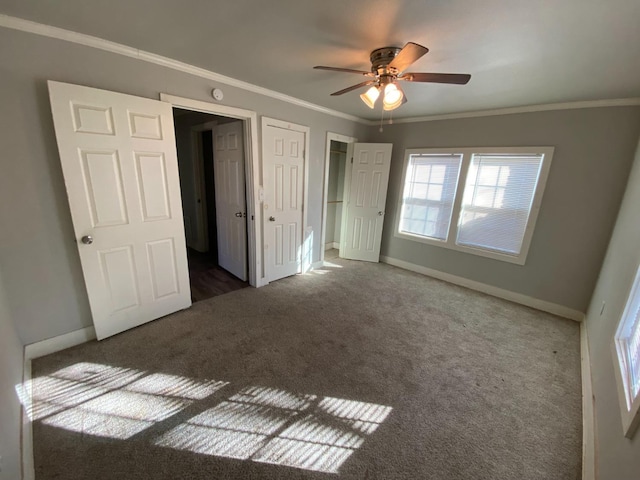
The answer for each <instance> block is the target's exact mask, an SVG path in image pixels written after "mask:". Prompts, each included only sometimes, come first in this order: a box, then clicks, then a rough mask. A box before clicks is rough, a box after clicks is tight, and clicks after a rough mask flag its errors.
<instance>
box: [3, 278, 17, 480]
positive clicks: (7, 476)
mask: <svg viewBox="0 0 640 480" xmlns="http://www.w3.org/2000/svg"><path fill="white" fill-rule="evenodd" d="M6 300H7V299H6V295H5V293H4V288H3V286H2V278H1V277H0V405H1V408H0V455H2V471H0V480H16V479H18V478H20V424H21V418H20V403H19V402H18V397H17V395H16V390H15V386H16V385H18V384H19V383H20V382H21V381H22V343H21V342H20V340H19V339H18V334H17V333H16V330H15V328H14V325H13V320H12V319H11V316H10V313H9V309H8V307H7V301H6Z"/></svg>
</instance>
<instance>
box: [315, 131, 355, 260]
mask: <svg viewBox="0 0 640 480" xmlns="http://www.w3.org/2000/svg"><path fill="white" fill-rule="evenodd" d="M332 140H334V141H336V142H341V143H346V144H352V143H356V142H357V141H358V139H357V138H355V137H349V136H347V135H342V134H340V133H334V132H327V141H326V147H325V155H324V187H323V189H322V233H321V238H320V240H321V245H320V264H321V265H322V264H323V263H324V245H325V242H326V240H327V208H328V207H327V196H328V195H329V166H330V164H331V141H332ZM348 157H349V155H347V160H348ZM349 165H351V163H350V162H346V163H345V166H344V168H345V184H344V189H345V190H346V185H347V184H346V180H347V176H346V170H348V169H349V167H348V166H349ZM343 198H344V193H343ZM343 208H344V207H343ZM341 239H342V237H341Z"/></svg>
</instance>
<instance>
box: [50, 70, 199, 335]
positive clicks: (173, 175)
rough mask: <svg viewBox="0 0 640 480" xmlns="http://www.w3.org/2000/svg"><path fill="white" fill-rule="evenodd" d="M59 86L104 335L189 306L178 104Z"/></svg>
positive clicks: (65, 148)
mask: <svg viewBox="0 0 640 480" xmlns="http://www.w3.org/2000/svg"><path fill="white" fill-rule="evenodd" d="M49 94H50V99H51V108H52V112H53V119H54V125H55V131H56V138H57V141H58V149H59V152H60V161H61V164H62V170H63V173H64V179H65V184H66V188H67V195H68V199H69V205H70V208H71V216H72V220H73V226H74V230H75V236H76V240H77V242H78V251H79V253H80V261H81V264H82V269H83V273H84V278H85V283H86V287H87V293H88V296H89V303H90V306H91V312H92V315H93V322H94V325H95V329H96V334H97V337H98V339H102V338H105V337H108V336H110V335H114V334H116V333H119V332H122V331H124V330H127V329H129V328H132V327H135V326H137V325H140V324H142V323H145V322H148V321H150V320H153V319H156V318H158V317H161V316H164V315H167V314H169V313H172V312H175V311H177V310H180V309H184V308H187V307H189V306H190V305H191V292H190V288H189V275H188V267H187V258H186V245H185V236H184V225H183V219H182V206H181V201H180V186H179V181H178V163H177V157H176V147H175V134H174V130H173V116H172V108H171V105H169V104H167V103H163V102H159V101H155V100H150V99H145V98H139V97H134V96H130V95H123V94H119V93H114V92H108V91H104V90H98V89H94V88H88V87H82V86H77V85H70V84H65V83H59V82H51V81H50V82H49ZM83 239H84V241H83Z"/></svg>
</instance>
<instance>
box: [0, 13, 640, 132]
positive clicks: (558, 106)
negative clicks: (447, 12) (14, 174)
mask: <svg viewBox="0 0 640 480" xmlns="http://www.w3.org/2000/svg"><path fill="white" fill-rule="evenodd" d="M0 27H5V28H10V29H12V30H18V31H21V32H27V33H32V34H35V35H41V36H43V37H48V38H55V39H58V40H63V41H66V42H70V43H75V44H78V45H84V46H85V47H91V48H96V49H98V50H104V51H106V52H110V53H115V54H118V55H123V56H125V57H131V58H135V59H138V60H142V61H145V62H149V63H153V64H155V65H160V66H163V67H167V68H171V69H172V70H177V71H179V72H184V73H188V74H191V75H195V76H197V77H201V78H205V79H207V80H213V81H215V82H220V83H224V84H226V85H230V86H233V87H237V88H241V89H243V90H246V91H250V92H254V93H257V94H260V95H264V96H266V97H270V98H275V99H276V100H281V101H283V102H287V103H291V104H293V105H297V106H299V107H303V108H308V109H309V110H315V111H317V112H320V113H324V114H327V115H331V116H334V117H339V118H344V119H346V120H351V121H354V122H358V123H362V124H365V125H378V124H379V121H378V120H367V119H363V118H360V117H357V116H355V115H350V114H348V113H343V112H339V111H337V110H333V109H330V108H327V107H323V106H321V105H317V104H315V103H311V102H307V101H306V100H301V99H299V98H295V97H291V96H289V95H285V94H284V93H280V92H276V91H274V90H269V89H267V88H264V87H260V86H258V85H254V84H252V83H248V82H243V81H242V80H237V79H235V78H231V77H227V76H225V75H220V74H219V73H215V72H212V71H210V70H206V69H204V68H200V67H196V66H193V65H189V64H188V63H184V62H180V61H178V60H173V59H171V58H168V57H163V56H161V55H156V54H153V53H150V52H145V51H144V50H138V49H137V48H133V47H129V46H126V45H122V44H120V43H116V42H111V41H109V40H104V39H102V38H99V37H94V36H92V35H85V34H83V33H78V32H74V31H72V30H66V29H64V28H59V27H53V26H51V25H45V24H43V23H38V22H33V21H30V20H24V19H22V18H17V17H12V16H10V15H3V14H0ZM639 105H640V98H637V97H631V98H615V99H604V100H587V101H578V102H562V103H547V104H541V105H524V106H520V107H508V108H496V109H490V110H476V111H471V112H459V113H446V114H441V115H426V116H421V117H409V118H394V120H393V122H394V123H417V122H430V121H436V120H453V119H458V118H473V117H491V116H496V115H512V114H515V113H531V112H544V111H549V110H574V109H578V108H601V107H630V106H639Z"/></svg>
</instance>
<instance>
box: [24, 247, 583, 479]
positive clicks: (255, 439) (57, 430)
mask: <svg viewBox="0 0 640 480" xmlns="http://www.w3.org/2000/svg"><path fill="white" fill-rule="evenodd" d="M30 386H31V387H32V391H33V396H34V402H33V404H32V406H31V407H30V410H31V412H30V413H31V416H32V418H33V436H34V461H35V468H36V478H37V479H38V480H44V479H54V478H55V479H87V478H91V479H96V480H98V479H113V478H120V479H138V478H144V479H146V478H149V479H175V478H190V479H200V478H202V479H213V478H224V479H276V478H278V479H338V478H339V479H362V480H371V479H428V478H433V479H439V480H447V479H474V480H478V479H487V480H489V479H491V480H497V479H516V478H517V479H531V480H534V479H535V480H539V479H542V478H544V479H546V480H548V479H578V478H580V472H581V465H580V462H581V442H582V438H581V435H582V432H581V387H580V353H579V325H578V323H576V322H573V321H571V320H565V319H562V318H558V317H555V316H553V315H549V314H545V313H542V312H539V311H536V310H533V309H530V308H526V307H522V306H519V305H516V304H513V303H510V302H507V301H503V300H500V299H497V298H494V297H490V296H487V295H484V294H481V293H478V292H474V291H471V290H467V289H464V288H461V287H457V286H453V285H450V284H447V283H445V282H441V281H438V280H435V279H431V278H428V277H424V276H421V275H418V274H414V273H411V272H408V271H404V270H401V269H398V268H395V267H391V266H388V265H382V264H368V263H363V262H353V261H348V260H343V259H339V258H333V259H331V263H330V266H327V267H324V268H322V269H319V270H316V271H313V272H311V273H308V274H306V275H298V276H294V277H290V278H287V279H284V280H281V281H278V282H274V283H272V284H270V285H268V286H266V287H263V288H260V289H254V288H245V289H242V290H238V291H235V292H231V293H229V294H226V295H222V296H219V297H215V298H211V299H209V300H205V301H202V302H198V303H197V304H195V305H194V306H193V307H192V308H190V309H189V310H185V311H182V312H179V313H176V314H174V315H170V316H168V317H165V318H163V319H160V320H157V321H154V322H151V323H149V324H147V325H144V326H142V327H138V328H136V329H134V330H131V331H129V332H125V333H123V334H120V335H117V336H115V337H112V338H109V339H106V340H103V341H101V342H95V341H94V342H89V343H86V344H83V345H80V346H77V347H74V348H71V349H68V350H65V351H62V352H58V353H56V354H53V355H49V356H47V357H43V358H40V359H37V360H35V361H34V362H33V380H32V383H31V385H30Z"/></svg>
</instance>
